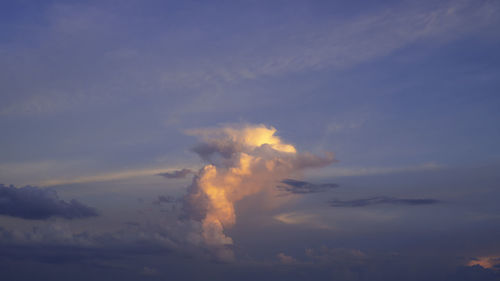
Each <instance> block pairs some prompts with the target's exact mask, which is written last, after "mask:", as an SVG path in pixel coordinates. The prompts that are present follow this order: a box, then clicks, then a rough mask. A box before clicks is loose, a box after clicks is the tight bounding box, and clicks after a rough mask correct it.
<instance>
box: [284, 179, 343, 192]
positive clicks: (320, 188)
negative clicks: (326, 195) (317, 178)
mask: <svg viewBox="0 0 500 281" xmlns="http://www.w3.org/2000/svg"><path fill="white" fill-rule="evenodd" d="M281 183H284V184H285V185H278V186H276V187H277V188H278V189H279V190H282V191H285V192H288V193H293V194H309V193H318V192H324V191H328V190H330V189H332V188H337V187H339V185H338V184H335V183H323V184H314V183H310V182H306V181H299V180H294V179H284V180H282V181H281Z"/></svg>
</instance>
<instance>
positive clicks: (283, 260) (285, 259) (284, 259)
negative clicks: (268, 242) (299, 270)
mask: <svg viewBox="0 0 500 281" xmlns="http://www.w3.org/2000/svg"><path fill="white" fill-rule="evenodd" d="M276 257H277V258H278V259H279V261H280V262H281V263H282V264H296V263H298V261H297V260H296V259H295V258H293V257H292V256H288V255H286V254H284V253H279V254H277V255H276Z"/></svg>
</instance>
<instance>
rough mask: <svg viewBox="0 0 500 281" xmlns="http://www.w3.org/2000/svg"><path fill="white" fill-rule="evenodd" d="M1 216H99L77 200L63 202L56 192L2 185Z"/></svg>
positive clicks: (25, 217) (39, 217) (67, 217)
mask: <svg viewBox="0 0 500 281" xmlns="http://www.w3.org/2000/svg"><path fill="white" fill-rule="evenodd" d="M0 215H5V216H12V217H18V218H23V219H32V220H43V219H47V218H50V217H53V216H56V217H62V218H65V219H78V218H86V217H93V216H97V215H98V214H97V211H96V210H95V209H94V208H91V207H89V206H86V205H84V204H82V203H80V202H79V201H77V200H74V199H73V200H71V201H69V202H66V201H64V200H61V199H60V198H59V196H58V195H57V192H56V191H55V190H51V189H42V188H38V187H34V186H25V187H21V188H16V187H14V186H12V185H11V186H6V185H3V184H0Z"/></svg>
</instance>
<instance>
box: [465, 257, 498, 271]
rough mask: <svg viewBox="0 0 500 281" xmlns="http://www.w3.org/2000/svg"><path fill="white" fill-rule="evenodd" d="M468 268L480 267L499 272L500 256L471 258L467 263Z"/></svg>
mask: <svg viewBox="0 0 500 281" xmlns="http://www.w3.org/2000/svg"><path fill="white" fill-rule="evenodd" d="M467 265H468V266H475V265H480V266H481V267H483V268H489V269H497V270H500V256H484V257H477V258H472V259H471V260H470V261H469V262H468V263H467Z"/></svg>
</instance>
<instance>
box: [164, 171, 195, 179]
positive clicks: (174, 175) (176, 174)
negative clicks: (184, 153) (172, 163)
mask: <svg viewBox="0 0 500 281" xmlns="http://www.w3.org/2000/svg"><path fill="white" fill-rule="evenodd" d="M189 174H194V171H192V170H190V169H182V170H174V171H171V172H165V173H159V174H157V175H158V176H162V177H165V178H167V179H183V178H185V177H186V176H187V175H189Z"/></svg>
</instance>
